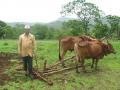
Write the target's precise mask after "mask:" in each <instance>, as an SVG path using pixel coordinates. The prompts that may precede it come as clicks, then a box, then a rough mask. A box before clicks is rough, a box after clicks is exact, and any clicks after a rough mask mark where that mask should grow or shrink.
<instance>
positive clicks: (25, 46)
mask: <svg viewBox="0 0 120 90" xmlns="http://www.w3.org/2000/svg"><path fill="white" fill-rule="evenodd" d="M24 29H25V32H24V33H23V34H22V35H20V36H19V44H18V53H19V55H20V57H22V59H23V63H24V70H25V71H26V74H25V75H28V76H30V77H31V78H32V77H33V76H32V59H33V56H34V54H35V37H34V35H32V34H31V33H30V26H29V25H25V27H24Z"/></svg>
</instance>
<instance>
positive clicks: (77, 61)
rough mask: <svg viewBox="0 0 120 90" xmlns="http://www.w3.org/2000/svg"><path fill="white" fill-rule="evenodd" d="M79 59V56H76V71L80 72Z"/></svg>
mask: <svg viewBox="0 0 120 90" xmlns="http://www.w3.org/2000/svg"><path fill="white" fill-rule="evenodd" d="M79 61H80V58H79V56H76V73H79V70H78V65H79Z"/></svg>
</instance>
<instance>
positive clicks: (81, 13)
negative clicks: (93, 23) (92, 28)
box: [61, 0, 100, 34]
mask: <svg viewBox="0 0 120 90" xmlns="http://www.w3.org/2000/svg"><path fill="white" fill-rule="evenodd" d="M61 14H63V15H67V14H75V15H77V17H78V18H79V20H80V21H82V22H83V28H84V32H85V34H88V30H89V28H88V26H89V23H90V20H91V19H92V20H97V19H98V18H100V10H99V9H98V7H97V6H96V5H95V4H92V3H88V2H85V0H74V1H73V2H69V3H68V4H66V5H64V6H63V8H62V11H61Z"/></svg>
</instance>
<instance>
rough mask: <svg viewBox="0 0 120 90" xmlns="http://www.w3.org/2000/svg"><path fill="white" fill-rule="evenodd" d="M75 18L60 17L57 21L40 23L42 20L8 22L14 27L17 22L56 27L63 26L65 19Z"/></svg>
mask: <svg viewBox="0 0 120 90" xmlns="http://www.w3.org/2000/svg"><path fill="white" fill-rule="evenodd" d="M73 19H74V18H68V17H60V18H58V19H57V20H55V21H52V22H49V23H40V22H36V23H32V22H11V23H7V24H8V25H10V26H12V27H14V26H15V25H16V24H23V25H25V24H29V25H31V26H32V25H34V24H45V25H47V26H48V27H54V28H61V27H62V23H63V22H65V21H69V20H73Z"/></svg>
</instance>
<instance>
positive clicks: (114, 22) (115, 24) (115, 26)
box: [106, 15, 120, 39]
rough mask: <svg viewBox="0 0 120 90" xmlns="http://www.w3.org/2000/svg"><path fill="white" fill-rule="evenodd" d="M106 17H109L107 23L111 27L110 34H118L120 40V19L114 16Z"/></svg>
mask: <svg viewBox="0 0 120 90" xmlns="http://www.w3.org/2000/svg"><path fill="white" fill-rule="evenodd" d="M106 17H107V21H108V22H109V24H110V26H111V29H110V33H113V32H116V35H117V37H118V38H119V39H120V31H119V23H120V17H119V16H112V15H108V16H106Z"/></svg>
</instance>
